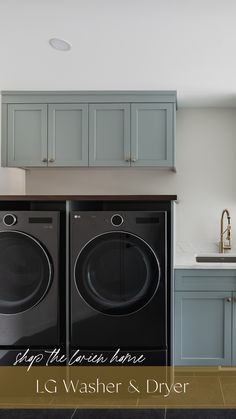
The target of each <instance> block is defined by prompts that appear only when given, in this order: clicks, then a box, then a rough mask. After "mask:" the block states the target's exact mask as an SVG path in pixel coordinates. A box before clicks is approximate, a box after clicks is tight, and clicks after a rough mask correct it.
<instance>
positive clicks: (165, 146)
mask: <svg viewBox="0 0 236 419" xmlns="http://www.w3.org/2000/svg"><path fill="white" fill-rule="evenodd" d="M174 112H175V108H174V106H173V104H168V103H164V104H161V103H135V104H132V105H131V121H132V122H131V162H132V160H133V161H134V162H132V163H131V165H132V166H169V167H170V166H174V143H173V138H174V129H175V127H174Z"/></svg>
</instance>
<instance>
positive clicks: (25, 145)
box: [7, 104, 47, 167]
mask: <svg viewBox="0 0 236 419" xmlns="http://www.w3.org/2000/svg"><path fill="white" fill-rule="evenodd" d="M7 140H8V141H7V144H8V153H7V165H8V166H10V167H21V166H28V167H30V166H34V167H37V166H45V165H47V105H45V104H43V105H41V104H38V105H35V104H29V105H27V104H14V105H8V138H7Z"/></svg>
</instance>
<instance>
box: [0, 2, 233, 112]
mask: <svg viewBox="0 0 236 419" xmlns="http://www.w3.org/2000/svg"><path fill="white" fill-rule="evenodd" d="M0 16H1V23H0V54H1V55H0V62H1V65H0V89H1V90H177V97H178V105H179V107H186V106H226V107H227V106H229V107H236V22H235V21H236V1H235V0H197V1H196V0H0ZM53 37H58V38H62V39H65V40H67V41H69V42H70V43H71V44H72V50H71V51H69V52H61V51H56V50H53V49H52V48H51V47H50V46H49V44H48V40H49V39H50V38H53Z"/></svg>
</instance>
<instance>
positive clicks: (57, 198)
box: [0, 195, 177, 201]
mask: <svg viewBox="0 0 236 419" xmlns="http://www.w3.org/2000/svg"><path fill="white" fill-rule="evenodd" d="M176 200H177V195H0V201H176Z"/></svg>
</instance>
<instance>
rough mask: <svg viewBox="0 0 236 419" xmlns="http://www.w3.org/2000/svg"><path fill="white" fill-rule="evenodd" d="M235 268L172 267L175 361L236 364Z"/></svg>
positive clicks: (203, 364) (197, 363) (187, 364)
mask: <svg viewBox="0 0 236 419" xmlns="http://www.w3.org/2000/svg"><path fill="white" fill-rule="evenodd" d="M235 291H236V270H235V271H234V270H227V269H225V270H223V269H220V270H214V269H192V270H191V269H186V270H185V269H183V270H175V297H174V358H175V359H174V364H175V365H185V366H231V365H235V364H236V341H235V339H236V338H235V334H236V333H235V332H236V292H235Z"/></svg>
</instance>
